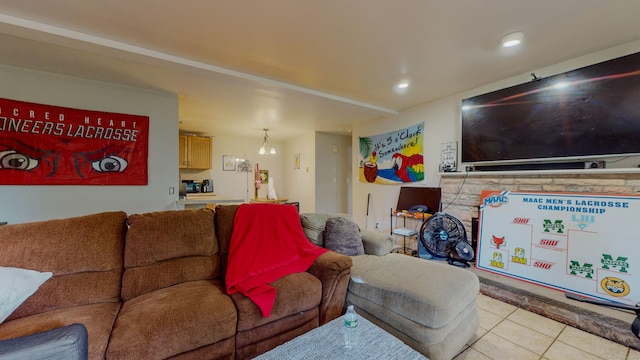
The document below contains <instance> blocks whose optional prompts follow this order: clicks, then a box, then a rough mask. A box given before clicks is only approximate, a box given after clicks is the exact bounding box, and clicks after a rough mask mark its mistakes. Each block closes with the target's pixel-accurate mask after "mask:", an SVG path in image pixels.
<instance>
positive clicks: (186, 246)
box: [122, 208, 220, 300]
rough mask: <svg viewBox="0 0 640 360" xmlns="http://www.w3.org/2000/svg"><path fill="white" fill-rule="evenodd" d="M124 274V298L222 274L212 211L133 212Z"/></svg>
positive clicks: (127, 241) (129, 221)
mask: <svg viewBox="0 0 640 360" xmlns="http://www.w3.org/2000/svg"><path fill="white" fill-rule="evenodd" d="M127 223H128V224H129V230H128V231H127V235H126V242H125V250H124V265H125V268H126V270H125V272H124V275H123V277H122V298H123V299H124V300H128V299H131V298H133V297H136V296H139V295H142V294H146V293H148V292H151V291H154V290H157V289H161V288H164V287H167V286H171V285H175V284H179V283H183V282H186V281H193V280H204V279H214V278H217V277H218V276H219V274H220V269H219V257H218V242H217V241H216V237H215V232H214V224H213V211H212V210H210V209H207V208H204V209H197V210H181V211H161V212H152V213H146V214H135V215H130V216H129V217H128V219H127Z"/></svg>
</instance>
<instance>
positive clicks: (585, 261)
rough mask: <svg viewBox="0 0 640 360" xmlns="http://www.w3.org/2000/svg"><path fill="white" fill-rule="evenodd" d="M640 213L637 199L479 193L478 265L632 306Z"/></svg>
mask: <svg viewBox="0 0 640 360" xmlns="http://www.w3.org/2000/svg"><path fill="white" fill-rule="evenodd" d="M639 213H640V196H635V195H593V194H586V193H536V192H531V193H529V192H509V191H504V192H497V191H483V192H482V195H481V205H480V218H479V234H478V257H477V267H478V268H480V269H483V270H488V271H491V272H494V273H498V274H502V275H506V276H510V277H514V278H517V279H520V280H525V281H528V282H532V283H536V284H539V285H543V286H547V287H551V288H554V289H556V290H560V291H565V292H571V293H575V294H580V295H583V296H587V297H591V298H595V299H598V300H603V301H612V302H617V303H621V304H625V305H635V304H637V303H638V302H640V254H638V252H637V251H636V249H637V246H638V241H639V240H640V231H638V225H637V218H638V214H639Z"/></svg>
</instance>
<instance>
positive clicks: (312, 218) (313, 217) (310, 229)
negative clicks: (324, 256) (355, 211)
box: [300, 213, 352, 246]
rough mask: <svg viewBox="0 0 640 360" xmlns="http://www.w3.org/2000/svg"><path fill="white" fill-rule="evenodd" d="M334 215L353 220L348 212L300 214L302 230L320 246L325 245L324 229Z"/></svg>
mask: <svg viewBox="0 0 640 360" xmlns="http://www.w3.org/2000/svg"><path fill="white" fill-rule="evenodd" d="M334 217H343V218H346V219H348V220H352V218H351V216H349V215H348V214H340V213H336V214H316V213H305V214H300V221H301V222H302V230H303V231H304V234H305V236H306V237H307V238H308V239H309V240H310V241H311V242H312V243H314V244H316V245H318V246H324V229H325V224H326V223H327V220H329V219H331V218H334Z"/></svg>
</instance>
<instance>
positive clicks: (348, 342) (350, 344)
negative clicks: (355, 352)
mask: <svg viewBox="0 0 640 360" xmlns="http://www.w3.org/2000/svg"><path fill="white" fill-rule="evenodd" d="M357 345H358V314H357V313H356V311H355V310H354V309H353V305H349V307H348V308H347V312H346V313H345V314H344V346H345V347H346V348H347V349H353V348H354V347H356V346H357Z"/></svg>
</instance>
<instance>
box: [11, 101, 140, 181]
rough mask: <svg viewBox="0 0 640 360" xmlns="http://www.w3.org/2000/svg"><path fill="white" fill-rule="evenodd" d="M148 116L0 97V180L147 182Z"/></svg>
mask: <svg viewBox="0 0 640 360" xmlns="http://www.w3.org/2000/svg"><path fill="white" fill-rule="evenodd" d="M148 136H149V117H148V116H139V115H127V114H117V113H107V112H100V111H90V110H78V109H70V108H63V107H57V106H49V105H42V104H33V103H27V102H21V101H14V100H7V99H0V185H146V184H147V182H148V177H147V174H148V170H147V156H148Z"/></svg>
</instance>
